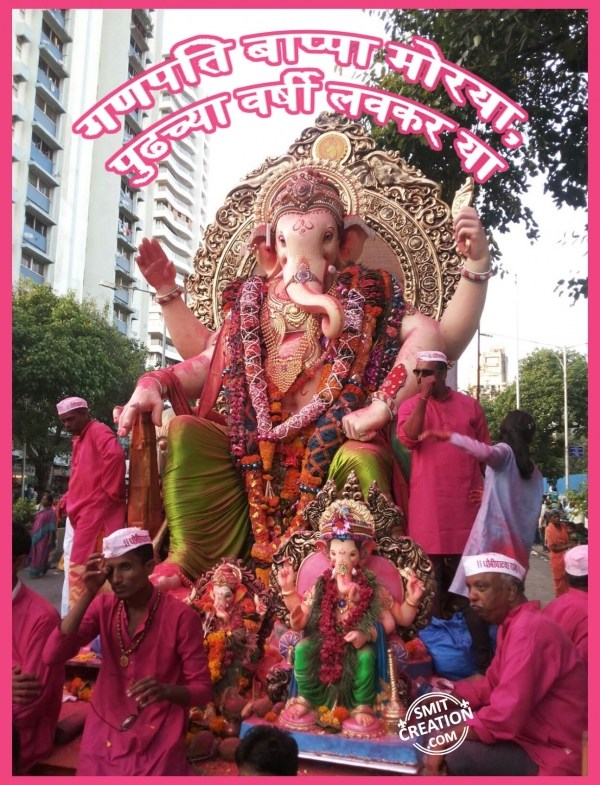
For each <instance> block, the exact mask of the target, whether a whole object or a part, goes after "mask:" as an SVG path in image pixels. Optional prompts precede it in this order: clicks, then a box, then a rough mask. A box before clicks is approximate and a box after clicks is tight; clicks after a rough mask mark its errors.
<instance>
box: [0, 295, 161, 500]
mask: <svg viewBox="0 0 600 785" xmlns="http://www.w3.org/2000/svg"><path fill="white" fill-rule="evenodd" d="M145 359H146V350H145V349H144V348H143V347H142V346H141V345H139V344H138V343H137V342H135V341H132V340H130V339H128V338H126V337H125V336H124V335H121V333H120V332H119V331H118V330H117V328H116V327H114V326H113V325H112V324H109V323H108V321H107V319H106V313H102V312H101V311H99V310H98V308H97V306H96V304H95V303H94V302H93V301H92V300H85V301H84V302H83V303H79V302H78V301H77V300H76V299H75V297H74V296H73V295H68V296H65V297H61V296H59V295H57V294H56V293H55V292H53V291H52V289H50V288H49V287H46V286H37V285H28V284H27V283H22V284H21V285H20V286H19V288H18V289H17V290H15V291H14V292H13V351H12V362H13V436H14V438H15V439H17V440H19V441H20V442H21V444H24V443H26V445H27V454H28V456H29V459H30V460H31V461H32V463H33V465H34V466H35V469H36V475H37V480H38V487H39V488H40V489H43V488H45V487H46V483H47V478H48V474H49V471H50V467H51V466H52V462H53V460H54V457H55V456H56V455H58V454H61V453H65V452H68V451H69V449H70V447H69V443H70V440H69V439H67V438H65V437H64V435H63V434H62V433H61V429H60V428H58V427H57V426H58V420H57V415H56V403H57V402H58V401H60V400H61V399H62V398H65V397H67V396H70V395H78V396H81V397H82V398H85V400H86V401H87V402H88V404H89V407H90V411H91V413H92V415H93V416H94V417H95V418H96V419H98V420H101V421H102V422H105V423H107V424H109V425H112V408H113V406H114V405H115V404H117V403H120V402H123V401H125V400H127V399H128V398H129V396H130V394H131V390H132V388H133V386H134V384H135V382H136V380H137V378H138V377H139V376H140V375H141V374H142V373H143V372H144V363H145Z"/></svg>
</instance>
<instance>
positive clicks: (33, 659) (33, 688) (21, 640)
mask: <svg viewBox="0 0 600 785" xmlns="http://www.w3.org/2000/svg"><path fill="white" fill-rule="evenodd" d="M30 548H31V537H30V536H29V534H28V532H27V530H26V529H25V527H24V526H22V525H21V524H17V523H13V528H12V586H13V600H12V717H13V733H14V732H15V730H16V734H15V739H16V740H18V744H19V752H20V762H19V774H28V773H29V771H30V770H31V768H32V767H33V766H34V764H35V763H37V761H39V760H42V759H43V758H46V757H47V756H48V755H49V754H50V752H51V751H52V747H53V745H54V732H55V730H56V723H57V722H58V715H59V714H60V707H61V703H62V691H63V682H64V680H65V668H64V665H63V664H62V663H60V664H55V665H50V666H49V665H45V664H44V662H43V661H42V651H43V650H44V647H45V646H46V643H47V641H48V636H49V635H50V633H51V632H52V630H53V629H54V628H55V627H56V625H57V624H58V622H59V618H60V617H59V615H58V611H57V610H56V609H55V608H53V606H52V605H51V604H50V603H49V602H48V600H46V599H44V597H40V595H39V594H36V593H35V592H34V591H32V590H31V589H30V588H29V587H27V586H25V585H24V584H23V583H21V581H20V580H19V577H18V572H19V570H20V569H22V567H23V566H24V565H25V561H26V559H27V556H28V554H29V551H30Z"/></svg>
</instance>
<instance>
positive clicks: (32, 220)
mask: <svg viewBox="0 0 600 785" xmlns="http://www.w3.org/2000/svg"><path fill="white" fill-rule="evenodd" d="M25 225H26V226H28V227H29V228H30V229H33V231H34V232H37V233H38V234H41V235H42V237H46V236H47V234H48V224H45V223H44V222H43V221H40V219H39V218H36V217H35V216H34V215H31V213H25Z"/></svg>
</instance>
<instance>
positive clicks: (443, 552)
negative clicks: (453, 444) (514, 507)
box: [398, 351, 490, 616]
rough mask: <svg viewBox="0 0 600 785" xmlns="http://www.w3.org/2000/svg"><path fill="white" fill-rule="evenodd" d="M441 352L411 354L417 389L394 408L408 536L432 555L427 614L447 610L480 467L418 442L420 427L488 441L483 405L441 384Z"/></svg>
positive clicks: (477, 496)
mask: <svg viewBox="0 0 600 785" xmlns="http://www.w3.org/2000/svg"><path fill="white" fill-rule="evenodd" d="M447 371H448V362H447V359H446V355H445V354H443V352H437V351H427V352H419V353H418V354H417V365H416V367H415V368H414V370H413V373H414V375H415V376H416V378H417V385H418V392H417V394H416V395H414V396H413V397H412V398H409V399H408V400H407V401H404V403H403V404H401V406H400V408H399V410H398V439H399V440H400V442H401V443H402V444H403V445H404V446H405V447H407V448H408V449H409V450H410V451H411V468H410V485H409V503H408V534H409V536H410V537H412V538H413V539H414V540H416V542H417V543H418V544H419V545H420V546H421V547H422V548H424V550H425V551H426V552H427V553H428V554H429V556H430V558H431V559H432V562H433V565H434V569H435V575H436V581H437V584H438V591H437V592H436V597H435V598H434V605H433V613H434V615H436V616H440V615H442V614H443V612H444V611H449V610H450V609H449V608H447V607H444V606H446V605H448V587H449V586H450V583H451V581H452V578H453V577H454V573H455V571H456V568H457V567H458V563H459V561H460V557H461V555H462V552H463V549H464V547H465V544H466V542H467V538H468V536H469V533H470V531H471V526H472V525H473V521H474V520H475V516H476V514H477V510H478V507H479V503H480V501H481V493H482V491H483V470H482V467H481V466H480V464H479V463H478V462H477V461H476V460H475V458H473V457H471V456H470V455H468V454H467V453H462V452H461V453H460V455H457V452H458V451H457V450H451V448H450V446H449V443H448V442H445V441H437V440H432V439H427V440H425V441H421V440H420V438H419V437H420V436H421V434H422V433H423V432H424V431H426V430H430V429H432V430H439V431H454V432H456V433H462V434H464V435H465V436H470V437H471V438H472V439H477V440H478V441H480V442H485V443H486V444H489V443H490V435H489V432H488V427H487V423H486V421H485V415H484V413H483V409H482V408H481V406H480V405H479V403H478V402H477V401H476V400H475V398H472V397H471V396H470V395H464V394H463V393H459V392H456V391H455V390H453V389H452V388H451V387H448V386H447V384H446V374H447Z"/></svg>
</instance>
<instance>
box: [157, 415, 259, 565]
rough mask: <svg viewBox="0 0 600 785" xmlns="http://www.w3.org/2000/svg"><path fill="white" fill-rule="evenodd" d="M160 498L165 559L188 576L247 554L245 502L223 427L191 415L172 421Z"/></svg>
mask: <svg viewBox="0 0 600 785" xmlns="http://www.w3.org/2000/svg"><path fill="white" fill-rule="evenodd" d="M163 501H164V505H165V512H166V517H167V521H168V525H169V535H170V541H169V560H170V561H173V562H176V563H177V564H179V566H180V567H181V568H182V569H183V570H184V571H185V572H186V573H188V574H189V575H190V576H198V575H201V574H202V573H204V572H206V571H207V570H209V569H211V567H213V566H214V565H215V564H216V562H218V561H219V559H221V558H222V557H223V556H242V557H243V556H245V555H247V553H248V552H249V531H250V524H249V518H248V501H247V497H246V494H245V491H244V486H243V483H242V479H241V476H240V473H239V472H238V471H237V469H236V468H235V467H234V466H233V464H232V462H231V455H230V453H229V439H228V437H227V429H226V428H225V427H224V426H222V425H219V424H218V423H215V422H212V421H211V420H203V419H199V418H197V417H193V416H190V415H181V416H179V417H175V418H173V420H171V423H170V424H169V455H168V459H167V466H166V469H165V475H164V479H163Z"/></svg>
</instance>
